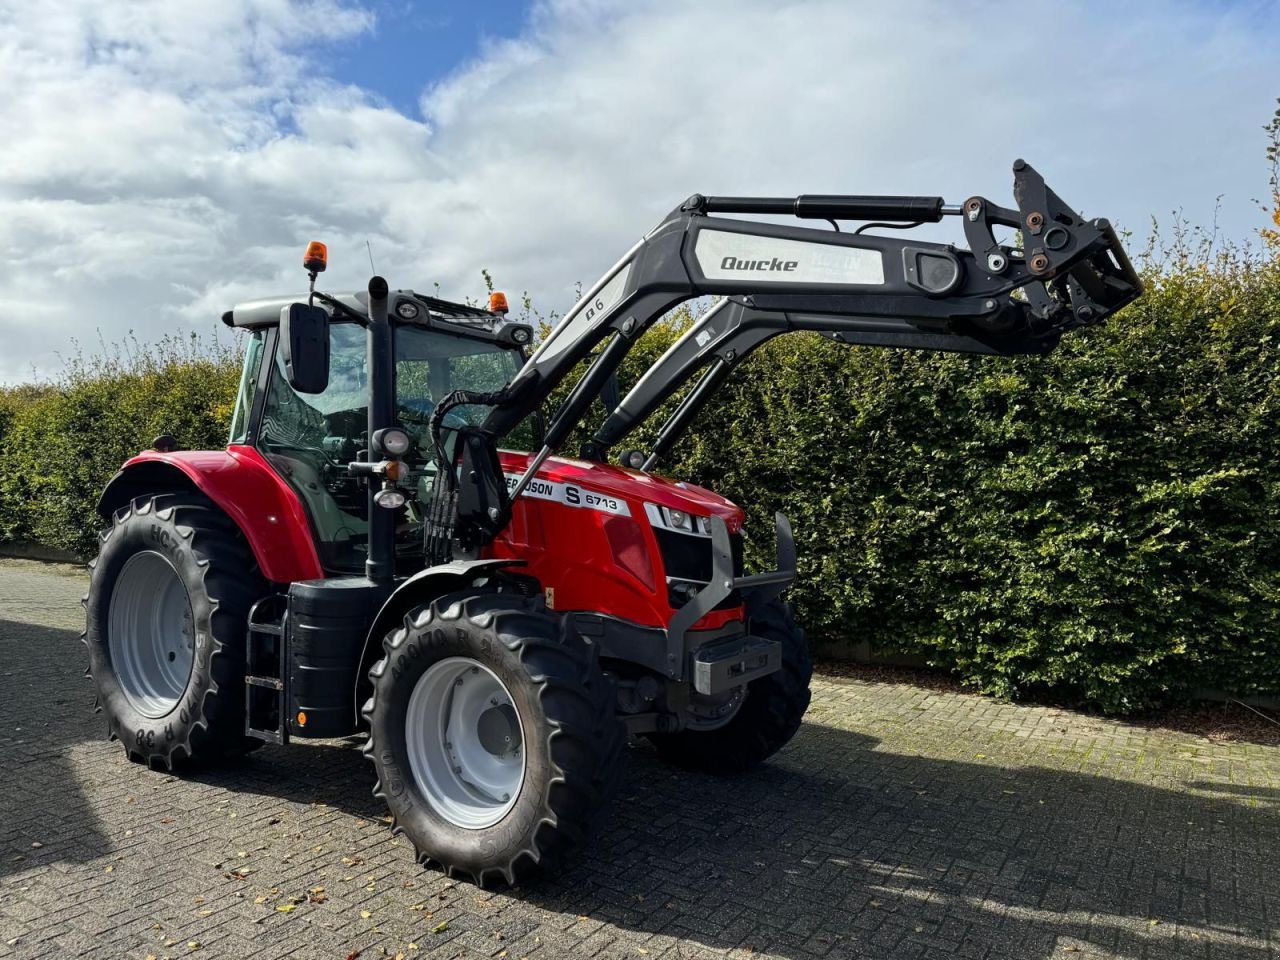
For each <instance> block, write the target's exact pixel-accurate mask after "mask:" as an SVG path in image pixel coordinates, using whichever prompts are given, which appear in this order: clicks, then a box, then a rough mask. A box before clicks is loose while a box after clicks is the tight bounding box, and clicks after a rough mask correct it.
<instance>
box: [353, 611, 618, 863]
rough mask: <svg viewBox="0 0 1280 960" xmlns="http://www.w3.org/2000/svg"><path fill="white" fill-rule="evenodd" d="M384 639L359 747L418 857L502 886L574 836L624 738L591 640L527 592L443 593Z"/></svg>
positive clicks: (597, 800) (610, 775) (559, 853)
mask: <svg viewBox="0 0 1280 960" xmlns="http://www.w3.org/2000/svg"><path fill="white" fill-rule="evenodd" d="M383 648H384V650H385V653H386V655H385V656H384V657H383V659H381V660H380V661H378V663H376V664H375V665H374V667H373V669H372V670H371V671H370V673H369V676H370V679H371V680H372V681H373V696H372V697H370V698H369V700H368V702H367V703H366V704H365V706H364V711H363V712H364V716H365V718H366V719H367V720H368V722H369V741H368V743H367V744H366V745H365V748H364V753H365V756H367V757H368V758H369V759H370V761H372V763H373V765H374V767H375V769H376V771H377V775H378V782H377V785H376V786H375V787H374V795H375V796H378V797H381V798H382V799H383V800H385V801H386V803H387V806H388V807H390V809H391V814H392V823H393V827H392V829H393V830H394V832H396V833H402V834H405V835H406V836H407V837H408V838H409V839H410V840H411V841H412V842H413V845H414V849H415V850H416V852H417V858H418V862H419V863H435V864H438V865H439V866H440V867H442V868H443V869H444V871H445V872H446V873H447V874H448V875H449V876H451V877H465V878H469V879H470V880H472V881H473V882H475V883H477V884H479V885H481V886H484V885H486V884H489V883H493V882H505V883H508V884H510V883H516V882H517V881H519V880H520V879H521V878H522V877H524V876H527V875H528V874H529V873H531V872H532V871H533V870H535V869H536V868H540V867H544V868H545V867H546V866H547V865H549V864H551V863H554V862H556V861H558V860H560V859H561V858H562V857H563V856H564V855H566V854H567V853H569V852H570V851H572V850H574V849H575V848H578V847H580V846H582V845H583V843H584V842H585V841H586V838H587V836H588V835H589V833H590V832H591V829H592V828H593V826H594V825H595V822H596V820H597V818H598V817H599V815H600V814H601V813H602V812H603V810H604V809H605V808H606V807H607V806H608V804H609V801H610V799H611V798H612V795H613V793H614V792H615V790H616V787H617V783H618V778H619V775H620V773H621V760H622V749H623V746H624V744H625V741H626V736H625V731H624V728H623V726H622V723H621V722H620V721H619V720H618V719H617V716H616V715H615V694H614V689H613V684H612V683H611V682H610V681H609V679H608V677H606V676H605V674H604V672H603V671H602V670H601V669H600V666H599V662H598V654H597V651H596V648H595V646H594V645H593V644H591V643H590V642H589V641H587V640H585V639H583V638H582V637H579V636H578V635H577V634H576V633H575V632H574V631H573V630H572V629H570V628H569V626H568V625H567V623H566V622H565V621H564V619H563V618H561V617H558V616H556V615H554V614H552V613H550V612H548V611H547V610H546V608H545V606H544V605H543V603H542V601H541V599H539V598H530V597H523V596H518V595H514V594H500V593H486V594H475V593H454V594H450V595H447V596H444V597H441V598H440V599H438V600H436V601H434V602H432V603H431V604H429V605H428V606H425V607H418V608H417V609H416V610H413V611H412V612H410V613H409V614H408V616H406V617H405V620H404V624H403V626H401V627H400V628H399V629H397V630H395V631H393V632H392V633H390V634H389V635H388V636H387V637H386V639H385V641H384V642H383ZM473 683H474V684H479V685H480V687H479V689H480V690H481V698H482V699H481V701H477V702H476V704H475V705H474V709H472V706H473V704H472V702H471V701H472V700H474V698H472V697H471V693H469V692H468V687H469V686H470V685H471V684H473ZM442 684H443V685H442ZM415 694H416V695H415ZM468 698H471V699H468ZM489 705H492V706H491V708H490V706H489ZM477 711H482V712H481V713H479V719H478V722H476V720H475V718H476V717H477ZM486 713H491V714H492V715H486ZM503 717H505V719H503ZM465 718H471V722H470V723H468V722H464V720H465ZM517 721H518V722H517ZM495 730H497V734H496V735H495V733H494V731H495ZM477 731H478V733H477ZM507 737H510V740H511V742H512V745H511V746H507V745H506V744H507V742H508V741H507V739H506V738H507ZM486 738H487V739H486ZM517 740H518V744H517V743H515V741H517ZM481 741H484V742H485V743H487V744H488V746H483V745H482V744H481ZM483 751H489V756H486V754H485V753H484V752H483ZM433 758H434V761H435V762H434V763H432V762H430V761H431V760H432V759H433ZM494 758H497V759H498V760H501V761H502V763H503V764H507V765H508V770H511V769H512V768H511V767H510V764H512V763H515V762H517V761H518V762H519V771H518V776H516V775H515V774H514V773H509V772H508V773H499V774H494V775H492V776H491V775H490V766H491V765H492V764H493V763H495V762H496V761H495V759H494ZM494 784H497V786H494Z"/></svg>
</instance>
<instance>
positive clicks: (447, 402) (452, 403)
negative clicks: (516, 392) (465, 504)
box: [427, 387, 511, 490]
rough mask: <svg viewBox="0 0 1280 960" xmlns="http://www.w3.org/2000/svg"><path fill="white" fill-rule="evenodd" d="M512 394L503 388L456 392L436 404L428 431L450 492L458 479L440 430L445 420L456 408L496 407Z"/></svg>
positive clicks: (437, 462) (437, 464)
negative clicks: (471, 406) (478, 405)
mask: <svg viewBox="0 0 1280 960" xmlns="http://www.w3.org/2000/svg"><path fill="white" fill-rule="evenodd" d="M510 395H511V393H510V391H509V390H508V389H507V388H506V387H503V388H502V389H501V390H494V391H491V392H481V391H478V390H454V391H453V392H452V393H449V394H446V395H445V397H444V399H443V400H441V401H440V402H439V403H437V404H436V408H435V409H434V410H432V411H431V417H430V419H429V420H428V421H427V430H428V431H429V432H430V434H431V445H432V447H433V448H434V449H435V452H436V466H437V467H439V471H440V472H439V475H440V476H442V477H446V478H447V479H446V481H445V482H446V483H448V485H449V489H450V490H455V489H457V486H458V478H457V476H456V475H455V474H454V472H453V463H452V461H451V460H450V458H449V453H448V451H447V450H445V448H444V439H443V438H442V436H441V431H440V428H441V427H442V426H443V425H444V418H445V416H446V415H447V414H448V413H449V411H450V410H452V409H453V408H454V407H464V406H467V405H469V404H473V403H474V404H483V405H485V406H495V405H497V404H500V403H503V402H505V401H506V400H507V399H508V398H509V397H510Z"/></svg>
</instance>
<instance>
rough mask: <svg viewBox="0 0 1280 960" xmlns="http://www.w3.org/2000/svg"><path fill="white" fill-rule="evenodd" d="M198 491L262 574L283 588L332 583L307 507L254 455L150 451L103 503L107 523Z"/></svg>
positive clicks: (238, 450) (233, 450)
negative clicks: (150, 502) (146, 502)
mask: <svg viewBox="0 0 1280 960" xmlns="http://www.w3.org/2000/svg"><path fill="white" fill-rule="evenodd" d="M190 489H196V490H199V491H200V492H201V493H203V494H204V495H205V496H206V497H208V498H209V499H210V500H212V501H213V502H214V503H215V504H217V505H218V507H219V508H220V509H221V510H222V511H223V512H224V513H225V514H226V515H227V516H228V517H230V518H231V519H232V520H233V521H235V524H236V526H238V527H239V528H240V532H241V533H243V534H244V537H245V539H246V540H247V541H248V542H249V548H250V549H251V550H252V551H253V556H254V559H256V560H257V562H258V566H259V568H260V569H261V570H262V574H263V576H264V577H266V578H267V579H268V580H271V581H273V582H275V583H292V582H293V581H295V580H317V579H320V578H322V577H323V576H324V570H323V568H321V566H320V557H319V555H318V554H317V553H316V546H315V541H314V540H313V539H312V536H311V528H310V526H309V525H308V523H307V515H306V511H305V510H304V509H303V506H302V501H301V500H300V499H299V498H298V495H297V493H295V492H294V490H293V488H292V487H290V486H289V484H288V483H287V482H286V481H285V480H284V479H283V478H282V477H281V476H280V475H279V474H277V473H276V472H275V471H274V470H272V469H271V465H270V464H268V463H267V461H266V460H265V459H264V458H263V456H262V454H261V453H259V452H258V451H257V450H256V449H254V448H253V447H247V446H240V445H233V446H231V447H228V448H227V449H226V450H182V451H176V452H172V453H162V452H160V451H156V450H144V451H143V452H142V453H140V454H138V455H137V456H136V457H134V458H133V459H131V460H129V461H128V462H127V463H126V464H125V465H124V466H123V467H121V468H120V471H119V472H118V473H117V474H116V475H115V476H114V477H112V478H111V482H110V483H108V484H107V486H106V489H105V490H103V491H102V496H101V497H100V498H99V500H98V513H99V514H100V515H101V516H102V518H103V519H104V520H110V519H111V515H112V514H113V513H115V512H116V510H118V509H120V507H122V506H124V505H125V504H126V503H128V502H129V501H130V500H133V499H134V498H135V497H141V496H147V495H149V494H153V493H160V492H168V491H172V490H190Z"/></svg>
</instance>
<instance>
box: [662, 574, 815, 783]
mask: <svg viewBox="0 0 1280 960" xmlns="http://www.w3.org/2000/svg"><path fill="white" fill-rule="evenodd" d="M747 618H748V629H749V630H750V632H751V633H752V635H754V636H758V637H765V638H766V639H769V640H777V641H779V642H780V643H781V644H782V666H781V668H780V669H779V670H778V671H777V672H776V673H771V674H769V675H768V676H766V677H761V678H760V679H759V680H754V681H752V682H751V683H749V684H747V696H746V699H745V700H744V701H743V702H742V705H741V706H740V707H739V708H738V712H737V713H736V714H735V715H734V717H733V719H732V720H730V721H729V722H728V723H726V724H725V725H724V726H722V727H718V728H716V729H714V730H681V731H680V732H678V733H651V734H649V735H648V737H649V740H650V741H651V742H652V743H653V745H654V746H655V747H656V748H657V750H658V753H659V755H661V757H662V758H663V759H664V760H667V761H668V762H670V763H674V764H676V765H677V766H680V767H684V768H685V769H688V770H698V771H702V772H706V773H714V774H721V775H728V774H738V773H745V772H746V771H748V770H750V769H752V768H753V767H756V766H758V765H759V764H761V763H763V762H764V761H765V760H767V759H768V758H769V757H771V756H773V755H774V754H775V753H777V752H778V751H779V750H781V749H782V747H784V746H785V745H786V744H787V742H788V741H789V740H790V739H791V738H792V737H793V736H795V733H796V731H797V730H799V729H800V722H801V720H802V719H803V718H804V713H805V711H806V710H808V709H809V696H810V694H809V681H810V679H811V678H812V676H813V663H812V661H811V660H810V659H809V648H808V644H807V643H806V642H805V636H804V631H803V630H802V629H800V627H799V626H797V625H796V622H795V620H794V619H793V618H792V616H791V608H790V607H789V606H788V605H787V604H786V603H784V602H783V601H781V600H777V599H775V600H770V601H767V602H765V603H762V604H759V605H757V606H755V607H754V608H753V607H752V606H751V605H749V606H748V608H747Z"/></svg>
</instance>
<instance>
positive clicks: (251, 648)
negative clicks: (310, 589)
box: [244, 594, 289, 745]
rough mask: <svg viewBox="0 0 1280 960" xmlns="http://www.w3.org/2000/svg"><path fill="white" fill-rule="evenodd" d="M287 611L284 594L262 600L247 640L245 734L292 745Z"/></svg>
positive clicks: (251, 616)
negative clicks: (286, 627) (290, 739)
mask: <svg viewBox="0 0 1280 960" xmlns="http://www.w3.org/2000/svg"><path fill="white" fill-rule="evenodd" d="M288 611H289V598H288V597H286V596H285V595H284V594H272V595H271V596H269V597H264V598H263V599H261V600H259V601H258V602H257V603H255V604H254V605H253V607H252V609H250V610H249V630H248V634H247V635H246V637H245V671H244V682H245V691H244V693H245V698H244V732H245V733H246V734H247V735H248V736H250V737H257V738H258V739H259V740H266V741H268V742H270V743H278V744H281V745H283V744H286V743H288V742H289V715H288V710H289V668H288V659H289V658H288V650H287V645H286V644H287V641H286V637H285V625H286V621H287V620H288Z"/></svg>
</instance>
